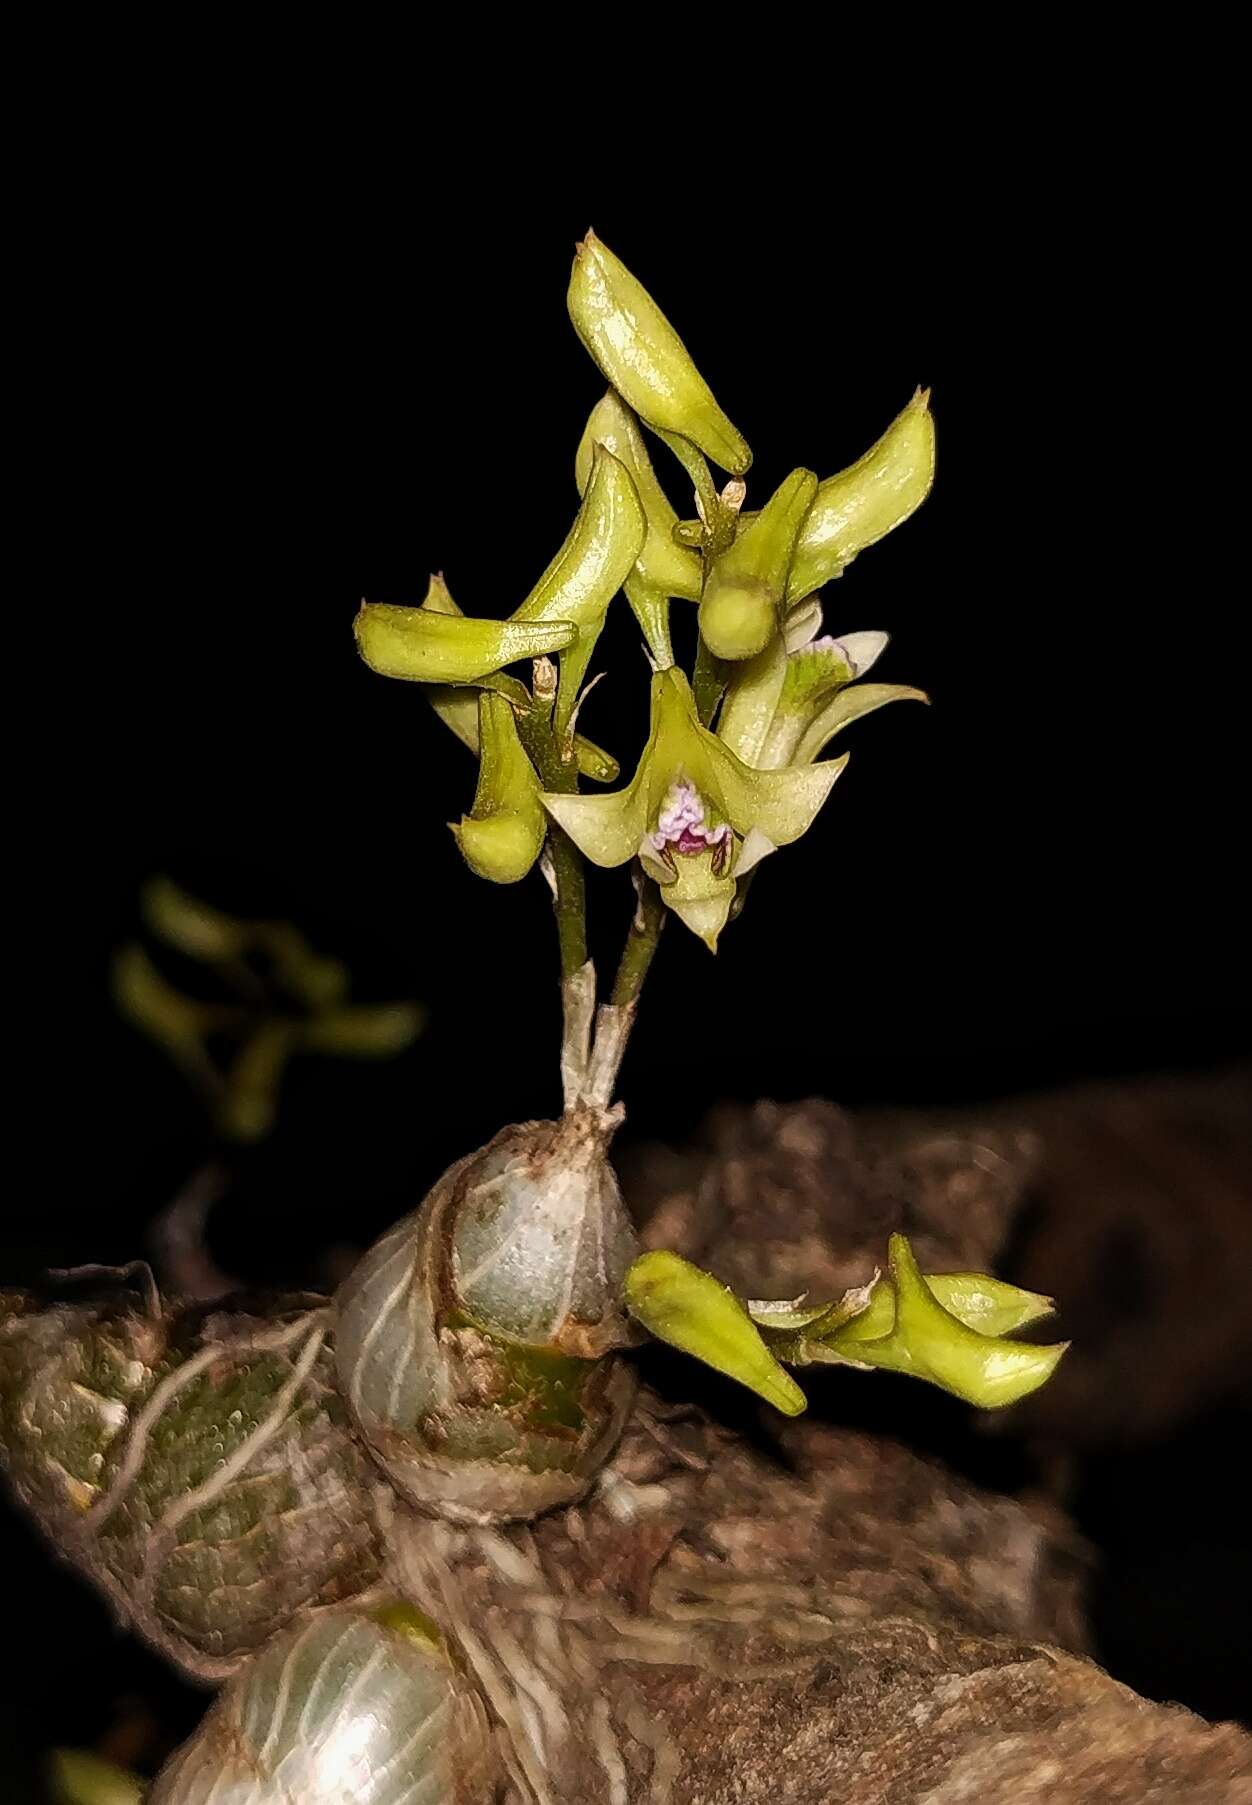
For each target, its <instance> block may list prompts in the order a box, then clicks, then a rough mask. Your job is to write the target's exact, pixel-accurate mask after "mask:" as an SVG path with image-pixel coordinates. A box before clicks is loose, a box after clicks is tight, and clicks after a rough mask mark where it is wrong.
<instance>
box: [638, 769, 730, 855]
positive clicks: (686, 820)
mask: <svg viewBox="0 0 1252 1805" xmlns="http://www.w3.org/2000/svg"><path fill="white" fill-rule="evenodd" d="M649 837H650V839H651V841H652V845H653V847H654V849H655V850H656V851H657V852H664V851H665V850H666V848H667V847H672V848H673V849H674V851H675V852H686V853H697V852H707V851H708V850H709V848H710V847H724V846H726V844H727V843H728V841H729V839H730V823H729V822H728V821H722V822H719V823H718V825H717V826H716V827H709V826H708V825H707V824H706V822H705V819H704V798H703V796H701V794H700V792H699V790H697V788H696V786H695V785H694V784H693V783H692V782H691V781H690V779H689V778H686V777H680V778H679V780H678V782H677V783H675V784H673V785H671V787H670V789H669V791H668V792H667V794H666V797H665V801H664V802H663V803H662V804H661V812H660V814H659V815H658V817H657V823H656V828H655V830H654V831H653V833H652V834H651V835H650V836H649Z"/></svg>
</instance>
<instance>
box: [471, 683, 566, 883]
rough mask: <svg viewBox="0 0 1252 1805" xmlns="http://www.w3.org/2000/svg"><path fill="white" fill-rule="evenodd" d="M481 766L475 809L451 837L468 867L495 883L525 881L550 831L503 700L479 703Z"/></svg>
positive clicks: (487, 696)
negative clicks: (454, 839)
mask: <svg viewBox="0 0 1252 1805" xmlns="http://www.w3.org/2000/svg"><path fill="white" fill-rule="evenodd" d="M478 739H479V748H480V752H479V767H478V788H477V790H476V791H475V793H474V805H473V807H472V808H471V810H470V812H469V814H468V815H465V816H463V817H462V819H461V820H460V822H459V823H452V824H451V826H452V832H453V834H454V836H455V838H456V842H457V845H458V846H459V847H460V849H461V852H462V855H463V856H464V859H465V862H466V864H467V865H468V866H469V868H470V870H471V871H473V872H475V873H476V875H477V876H479V877H485V878H487V879H488V881H489V882H491V883H493V884H515V883H517V882H518V881H519V879H521V878H524V877H525V876H526V873H527V872H528V871H529V870H530V868H531V866H532V865H533V864H534V863H535V860H536V859H537V858H538V857H539V854H540V852H541V851H542V850H543V842H544V835H545V833H546V831H547V828H546V823H545V819H544V812H543V805H542V803H541V802H540V800H539V779H538V778H537V777H536V775H535V768H534V766H533V765H532V764H531V762H530V760H529V758H527V756H526V753H525V751H524V750H523V747H522V742H521V740H520V739H519V737H518V732H517V721H516V720H515V718H514V715H513V709H512V707H511V706H510V704H509V703H508V702H506V701H505V699H504V697H503V696H498V695H496V694H495V693H494V692H493V691H491V690H483V691H482V693H481V695H480V696H479V698H478Z"/></svg>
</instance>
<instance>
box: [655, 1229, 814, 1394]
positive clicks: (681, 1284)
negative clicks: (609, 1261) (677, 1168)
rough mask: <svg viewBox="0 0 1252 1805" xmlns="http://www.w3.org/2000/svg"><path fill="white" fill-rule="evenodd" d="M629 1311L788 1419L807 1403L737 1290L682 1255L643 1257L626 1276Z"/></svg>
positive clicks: (657, 1253)
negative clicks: (728, 1286)
mask: <svg viewBox="0 0 1252 1805" xmlns="http://www.w3.org/2000/svg"><path fill="white" fill-rule="evenodd" d="M625 1302H626V1308H627V1309H628V1310H629V1311H630V1313H631V1315H632V1316H633V1317H634V1318H635V1320H636V1321H637V1322H640V1323H642V1324H643V1327H644V1328H645V1329H647V1330H648V1331H649V1333H650V1334H653V1335H655V1336H656V1337H657V1339H658V1340H660V1341H667V1342H669V1344H670V1345H671V1347H676V1348H681V1350H682V1351H683V1353H684V1354H691V1355H693V1356H694V1358H695V1359H697V1360H702V1361H703V1362H704V1364H705V1365H706V1366H711V1367H712V1368H713V1369H714V1370H715V1371H716V1372H719V1373H725V1374H726V1376H727V1377H728V1378H731V1379H736V1380H737V1381H738V1382H739V1384H740V1385H746V1386H747V1388H748V1390H749V1391H754V1392H756V1394H757V1396H758V1397H762V1398H764V1399H765V1401H766V1403H767V1404H772V1405H773V1406H774V1408H775V1410H780V1411H782V1413H783V1415H784V1416H799V1414H800V1412H801V1411H802V1410H803V1409H804V1408H805V1404H806V1399H805V1396H804V1393H803V1392H802V1391H801V1390H800V1387H799V1386H798V1385H797V1384H796V1382H795V1380H794V1379H793V1378H792V1377H791V1375H790V1373H788V1372H787V1371H786V1370H785V1368H783V1367H781V1366H780V1365H779V1364H778V1362H777V1360H775V1358H774V1356H773V1355H772V1354H771V1353H770V1351H769V1349H768V1348H767V1347H766V1345H765V1343H764V1341H763V1340H762V1339H761V1336H760V1333H759V1331H758V1330H757V1328H756V1326H755V1324H754V1323H753V1321H752V1318H751V1317H750V1316H749V1315H748V1312H747V1310H746V1309H745V1308H744V1306H743V1304H742V1303H741V1302H740V1301H739V1299H738V1298H737V1297H736V1296H735V1294H734V1292H733V1291H731V1290H729V1289H728V1288H727V1286H725V1285H723V1284H722V1283H721V1281H720V1280H719V1279H715V1278H714V1277H713V1274H712V1273H711V1272H705V1271H704V1270H703V1269H702V1268H701V1267H699V1266H693V1265H692V1264H691V1262H690V1261H689V1260H684V1259H683V1258H682V1257H681V1256H680V1255H679V1254H676V1253H669V1252H666V1251H664V1250H661V1249H658V1250H656V1251H655V1252H652V1253H645V1254H641V1255H640V1256H639V1258H638V1259H637V1260H636V1261H635V1262H634V1263H633V1265H632V1266H631V1267H630V1269H629V1271H628V1272H627V1274H626V1286H625Z"/></svg>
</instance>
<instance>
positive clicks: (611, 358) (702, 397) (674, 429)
mask: <svg viewBox="0 0 1252 1805" xmlns="http://www.w3.org/2000/svg"><path fill="white" fill-rule="evenodd" d="M568 303H569V312H570V318H571V320H572V321H573V322H574V330H575V331H576V332H577V333H578V336H579V338H581V340H582V341H583V344H584V345H585V346H586V347H587V349H588V351H589V352H590V353H591V355H592V357H593V358H594V359H595V361H596V363H597V364H598V365H599V366H600V369H601V370H602V371H603V372H604V375H605V376H606V377H607V378H608V380H609V382H611V383H612V385H613V387H614V388H615V389H616V390H617V392H618V394H619V395H620V396H621V397H622V399H623V400H624V401H625V402H626V403H627V405H628V406H629V407H632V408H633V409H634V410H635V412H636V413H637V414H638V415H639V417H640V419H641V420H645V421H646V422H647V424H648V425H649V426H651V427H652V428H653V429H654V430H656V431H663V432H670V433H676V434H677V435H678V436H679V437H681V438H684V439H689V440H690V441H691V443H692V444H693V445H698V446H699V448H700V450H701V451H703V452H704V453H705V455H706V456H707V457H710V458H712V459H713V462H714V463H715V464H720V465H721V467H722V469H723V470H729V471H730V472H731V474H732V475H734V476H742V475H743V474H744V472H745V471H746V470H747V469H748V467H749V465H750V464H751V462H752V453H751V452H750V451H749V449H748V445H747V441H746V440H745V439H744V437H743V435H742V434H741V433H740V432H738V431H737V430H736V428H735V427H734V426H732V425H731V423H730V421H729V420H728V419H727V417H726V415H725V414H724V413H723V412H722V410H721V408H720V407H719V406H718V405H717V402H716V401H715V400H714V398H713V392H712V390H711V389H710V388H709V385H708V384H707V383H706V382H705V380H704V378H703V377H702V376H701V374H700V372H699V370H697V368H696V366H695V364H694V362H693V361H692V358H691V354H690V352H689V351H688V350H687V347H686V346H685V345H684V344H683V342H682V340H681V339H680V338H679V336H678V334H677V333H676V332H675V330H674V328H673V327H672V326H671V325H670V323H669V321H668V320H667V319H666V317H665V315H664V314H663V313H662V312H661V310H660V308H659V307H658V306H657V304H656V302H655V301H654V300H653V299H652V297H651V295H650V294H649V293H648V291H647V290H646V289H645V288H644V286H643V284H642V283H641V282H639V281H638V280H637V279H636V278H635V277H634V276H632V275H631V273H630V271H629V270H628V269H627V268H626V265H625V264H624V263H623V262H622V261H621V259H620V258H619V257H616V256H614V254H613V252H612V251H610V250H609V248H608V246H607V245H606V244H602V243H601V241H600V240H599V239H598V238H597V237H596V235H595V233H594V232H588V234H587V236H586V238H585V239H584V240H583V241H582V243H581V244H580V245H579V246H578V249H577V252H576V253H575V257H574V268H573V271H572V273H571V276H570V286H569V295H568Z"/></svg>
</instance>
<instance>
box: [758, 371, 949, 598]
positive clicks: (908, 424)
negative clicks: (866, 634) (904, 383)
mask: <svg viewBox="0 0 1252 1805" xmlns="http://www.w3.org/2000/svg"><path fill="white" fill-rule="evenodd" d="M929 404H930V394H929V391H928V390H926V389H919V390H918V391H917V393H916V394H915V395H914V397H913V399H912V400H911V401H910V402H909V404H908V406H907V407H906V408H905V409H904V411H903V412H902V413H901V414H899V415H897V417H896V418H895V419H894V420H893V421H892V423H891V425H890V426H889V427H888V428H887V430H886V432H885V433H884V434H883V436H882V438H881V439H879V440H878V442H877V443H876V444H874V445H871V446H870V448H869V450H868V451H867V452H866V453H865V455H864V456H863V457H861V458H858V459H857V461H856V463H855V464H852V465H850V466H849V467H848V469H846V470H841V471H840V472H839V473H838V475H836V476H828V477H827V478H826V480H825V482H823V483H821V484H819V486H818V490H817V497H816V500H815V501H814V503H813V506H812V509H811V511H810V513H809V516H808V519H807V520H806V521H805V523H804V530H803V532H802V533H801V534H800V538H799V542H798V543H797V545H796V555H795V562H794V564H793V565H792V568H791V572H790V575H789V577H788V579H787V600H788V601H789V602H795V601H799V600H800V599H801V598H802V597H803V596H806V595H811V594H812V593H813V591H814V590H815V589H820V588H821V586H822V584H823V583H828V582H829V581H830V579H831V578H832V577H837V576H838V575H839V574H840V572H841V571H844V570H846V569H847V567H848V565H849V564H851V562H852V560H853V558H855V557H856V555H857V553H858V552H861V551H864V550H865V547H866V546H867V545H873V543H874V541H875V540H876V539H881V538H883V537H884V536H885V535H886V534H887V533H889V532H891V531H892V529H893V528H894V527H897V526H899V525H900V524H901V522H902V521H905V520H907V519H908V517H909V515H910V514H911V513H912V512H913V511H914V509H915V508H918V507H920V506H921V504H922V502H924V501H925V499H926V497H927V496H928V495H929V493H930V486H931V483H932V482H933V481H934V476H935V422H934V416H933V415H932V414H931V412H930V405H929Z"/></svg>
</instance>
